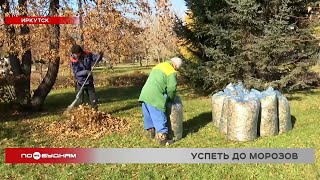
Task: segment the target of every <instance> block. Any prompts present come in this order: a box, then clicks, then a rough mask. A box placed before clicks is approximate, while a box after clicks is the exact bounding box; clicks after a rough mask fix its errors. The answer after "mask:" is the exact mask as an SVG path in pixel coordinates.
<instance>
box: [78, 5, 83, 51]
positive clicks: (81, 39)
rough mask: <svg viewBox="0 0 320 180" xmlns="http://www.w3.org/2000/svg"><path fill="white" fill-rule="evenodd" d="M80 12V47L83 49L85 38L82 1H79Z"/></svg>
mask: <svg viewBox="0 0 320 180" xmlns="http://www.w3.org/2000/svg"><path fill="white" fill-rule="evenodd" d="M78 11H79V20H80V21H79V25H80V31H81V33H80V45H81V46H82V47H83V41H84V37H83V18H82V16H83V8H82V0H78Z"/></svg>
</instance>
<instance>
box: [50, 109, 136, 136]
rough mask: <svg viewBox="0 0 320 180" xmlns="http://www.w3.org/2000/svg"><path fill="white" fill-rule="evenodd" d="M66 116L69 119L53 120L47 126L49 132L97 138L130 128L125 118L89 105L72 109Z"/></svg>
mask: <svg viewBox="0 0 320 180" xmlns="http://www.w3.org/2000/svg"><path fill="white" fill-rule="evenodd" d="M66 117H67V120H63V121H58V122H53V123H52V124H50V125H49V126H47V127H46V131H47V133H48V134H51V135H56V136H59V137H64V138H66V137H77V138H81V137H91V138H92V139H97V138H100V137H101V136H103V135H108V134H111V133H113V132H120V133H122V132H127V131H128V129H129V128H130V127H129V124H128V122H127V121H126V120H125V119H121V118H116V117H112V116H111V115H110V114H106V113H104V112H100V111H95V110H94V109H92V108H90V107H89V106H82V105H81V106H79V107H78V108H76V109H73V110H72V111H70V112H69V113H68V114H67V115H66Z"/></svg>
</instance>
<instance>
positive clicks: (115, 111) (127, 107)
mask: <svg viewBox="0 0 320 180" xmlns="http://www.w3.org/2000/svg"><path fill="white" fill-rule="evenodd" d="M138 106H140V104H139V103H138V102H137V103H131V104H127V105H126V106H123V107H121V108H119V109H114V110H112V111H110V112H108V113H110V114H115V113H119V112H122V111H127V110H130V109H133V108H136V107H138Z"/></svg>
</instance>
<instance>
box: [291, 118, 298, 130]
mask: <svg viewBox="0 0 320 180" xmlns="http://www.w3.org/2000/svg"><path fill="white" fill-rule="evenodd" d="M296 122H297V119H296V117H295V116H292V115H291V123H292V129H293V128H294V125H295V124H296Z"/></svg>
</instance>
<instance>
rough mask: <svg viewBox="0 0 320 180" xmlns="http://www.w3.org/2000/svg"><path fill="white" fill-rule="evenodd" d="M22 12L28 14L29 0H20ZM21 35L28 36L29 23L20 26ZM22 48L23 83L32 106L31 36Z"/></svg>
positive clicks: (25, 93)
mask: <svg viewBox="0 0 320 180" xmlns="http://www.w3.org/2000/svg"><path fill="white" fill-rule="evenodd" d="M19 6H20V9H19V10H20V14H21V15H22V16H27V0H19ZM20 32H21V35H25V36H27V35H28V34H29V33H30V29H29V27H28V26H27V25H23V26H21V28H20ZM22 48H23V49H24V50H25V52H24V54H23V56H22V60H21V71H22V74H24V76H25V80H24V81H23V84H21V86H22V88H23V91H24V99H25V105H26V106H30V103H31V92H30V88H31V87H30V76H31V58H32V56H31V49H30V38H29V37H27V39H25V40H24V41H23V42H22Z"/></svg>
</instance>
